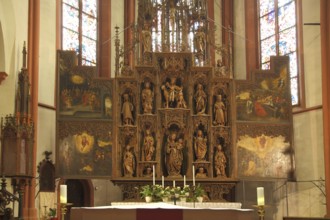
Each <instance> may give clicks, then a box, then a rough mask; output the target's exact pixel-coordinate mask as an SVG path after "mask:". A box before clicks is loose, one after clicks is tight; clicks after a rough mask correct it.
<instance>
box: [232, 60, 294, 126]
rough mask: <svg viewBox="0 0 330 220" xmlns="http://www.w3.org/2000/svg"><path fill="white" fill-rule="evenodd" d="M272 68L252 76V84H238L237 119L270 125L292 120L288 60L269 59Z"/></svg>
mask: <svg viewBox="0 0 330 220" xmlns="http://www.w3.org/2000/svg"><path fill="white" fill-rule="evenodd" d="M271 67H274V68H273V69H271V70H267V71H258V72H256V73H254V74H253V79H252V82H251V81H250V82H246V81H244V82H238V83H237V85H236V111H237V120H240V121H256V122H270V123H273V122H289V121H290V120H291V97H290V78H289V59H288V57H280V58H278V57H277V58H276V59H272V60H271Z"/></svg>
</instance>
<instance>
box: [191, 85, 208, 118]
mask: <svg viewBox="0 0 330 220" xmlns="http://www.w3.org/2000/svg"><path fill="white" fill-rule="evenodd" d="M194 99H195V103H196V114H197V115H201V114H205V109H206V103H207V95H206V93H205V92H204V88H203V85H202V84H200V83H199V84H197V87H196V92H195V95H194Z"/></svg>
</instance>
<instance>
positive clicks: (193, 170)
mask: <svg viewBox="0 0 330 220" xmlns="http://www.w3.org/2000/svg"><path fill="white" fill-rule="evenodd" d="M192 173H193V186H195V165H193V167H192Z"/></svg>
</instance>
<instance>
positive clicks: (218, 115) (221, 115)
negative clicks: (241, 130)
mask: <svg viewBox="0 0 330 220" xmlns="http://www.w3.org/2000/svg"><path fill="white" fill-rule="evenodd" d="M213 111H214V121H213V124H214V125H225V123H226V105H225V103H224V102H223V101H222V96H221V95H217V98H216V102H215V104H214V109H213Z"/></svg>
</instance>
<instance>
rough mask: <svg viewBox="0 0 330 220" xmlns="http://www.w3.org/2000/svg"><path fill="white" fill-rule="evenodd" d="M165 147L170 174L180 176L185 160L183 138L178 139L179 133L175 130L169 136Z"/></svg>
mask: <svg viewBox="0 0 330 220" xmlns="http://www.w3.org/2000/svg"><path fill="white" fill-rule="evenodd" d="M165 148H166V168H167V172H168V175H169V176H179V175H180V172H181V167H182V162H183V148H184V143H183V139H182V138H179V139H177V134H176V133H175V132H173V133H172V134H170V135H169V136H168V138H167V142H166V145H165Z"/></svg>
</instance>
